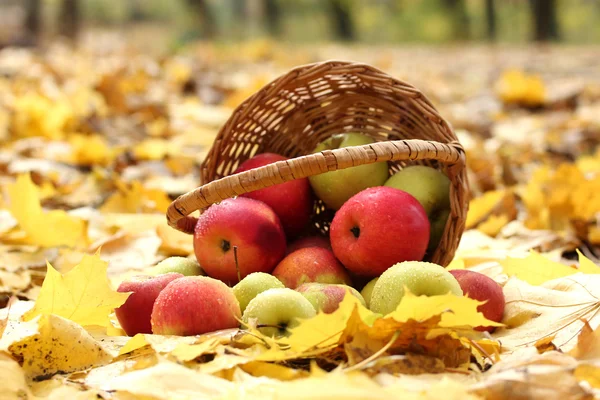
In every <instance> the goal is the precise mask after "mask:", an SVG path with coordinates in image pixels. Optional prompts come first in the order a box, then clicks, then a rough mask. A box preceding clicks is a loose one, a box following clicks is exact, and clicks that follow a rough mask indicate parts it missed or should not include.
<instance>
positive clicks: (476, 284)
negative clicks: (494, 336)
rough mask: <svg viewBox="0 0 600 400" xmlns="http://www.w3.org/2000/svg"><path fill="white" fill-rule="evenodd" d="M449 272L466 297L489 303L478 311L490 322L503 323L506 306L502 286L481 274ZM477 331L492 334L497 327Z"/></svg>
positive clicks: (458, 270) (483, 327)
mask: <svg viewBox="0 0 600 400" xmlns="http://www.w3.org/2000/svg"><path fill="white" fill-rule="evenodd" d="M449 272H450V273H451V274H452V275H453V276H454V278H456V280H457V281H458V284H459V285H460V287H461V289H462V291H463V293H464V294H465V296H467V297H469V298H471V299H475V300H479V301H487V302H486V303H485V304H482V305H480V306H479V307H477V311H479V312H480V313H482V314H483V316H484V317H486V318H487V319H489V320H490V321H494V322H501V321H502V317H503V316H504V306H505V305H506V301H505V299H504V293H503V292H502V286H500V285H499V284H498V283H497V282H496V281H495V280H493V279H492V278H490V277H489V276H487V275H484V274H481V273H479V272H475V271H469V270H466V269H454V270H452V271H449ZM475 329H476V330H478V331H488V332H492V331H493V330H494V329H495V327H494V326H487V327H485V326H478V327H477V328H475Z"/></svg>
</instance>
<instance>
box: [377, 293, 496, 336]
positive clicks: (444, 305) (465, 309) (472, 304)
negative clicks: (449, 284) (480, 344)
mask: <svg viewBox="0 0 600 400" xmlns="http://www.w3.org/2000/svg"><path fill="white" fill-rule="evenodd" d="M481 304H483V302H480V301H477V300H473V299H470V298H468V297H466V296H455V295H453V294H446V295H440V296H415V295H414V294H412V293H410V291H406V294H405V295H404V296H403V297H402V300H401V301H400V304H398V307H397V308H396V310H395V311H393V312H391V313H390V314H388V315H386V318H393V319H394V320H396V321H398V322H407V321H409V320H415V321H425V320H428V319H430V318H432V317H435V316H438V315H439V316H441V320H440V323H439V326H440V327H442V328H459V327H472V328H474V327H477V326H503V325H502V324H499V323H497V322H493V321H490V320H488V319H487V318H485V317H484V316H483V314H482V313H480V312H479V311H477V307H479V306H480V305H481Z"/></svg>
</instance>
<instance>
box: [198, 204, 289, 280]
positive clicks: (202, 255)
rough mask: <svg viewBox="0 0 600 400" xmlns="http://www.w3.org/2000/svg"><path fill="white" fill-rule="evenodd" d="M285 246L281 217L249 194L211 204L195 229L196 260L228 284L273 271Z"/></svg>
mask: <svg viewBox="0 0 600 400" xmlns="http://www.w3.org/2000/svg"><path fill="white" fill-rule="evenodd" d="M235 247H237V261H238V265H237V266H236V257H235V251H234V250H235V249H234V248H235ZM285 249H286V239H285V234H284V232H283V228H282V227H281V222H280V221H279V217H278V216H277V215H276V214H275V212H274V211H273V210H272V209H271V208H270V207H269V206H267V205H266V204H265V203H263V202H262V201H258V200H254V199H249V198H247V197H237V198H234V199H226V200H223V201H222V202H220V203H219V204H214V205H212V206H210V207H209V208H208V210H206V211H205V212H204V213H203V214H201V215H200V217H199V218H198V222H197V224H196V228H195V231H194V253H195V254H196V259H197V260H198V262H199V263H200V265H201V266H202V268H203V269H204V271H205V272H206V273H207V274H208V275H209V276H211V277H213V278H216V279H220V280H222V281H223V282H226V283H228V284H234V283H237V282H239V281H240V280H241V279H243V278H244V277H245V276H246V275H248V274H251V273H252V272H271V271H273V268H275V266H276V265H277V263H278V262H279V261H280V260H281V259H282V258H283V256H284V255H285ZM238 267H239V274H240V276H239V279H238Z"/></svg>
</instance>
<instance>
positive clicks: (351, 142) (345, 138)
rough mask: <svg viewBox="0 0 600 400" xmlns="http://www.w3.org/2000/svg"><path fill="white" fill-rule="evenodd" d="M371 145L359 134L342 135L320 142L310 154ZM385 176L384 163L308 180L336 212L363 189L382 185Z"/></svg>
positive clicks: (365, 137)
mask: <svg viewBox="0 0 600 400" xmlns="http://www.w3.org/2000/svg"><path fill="white" fill-rule="evenodd" d="M371 143H375V140H373V139H372V138H371V137H370V136H367V135H364V134H362V133H341V134H337V135H333V136H331V137H330V138H329V139H327V140H325V141H323V142H321V143H319V145H317V147H316V148H315V149H314V151H313V153H318V152H320V151H323V150H334V149H338V148H342V147H350V146H361V145H365V144H371ZM388 177H389V171H388V164H387V162H378V163H374V164H367V165H359V166H356V167H349V168H345V169H340V170H337V171H329V172H325V173H323V174H319V175H313V176H310V177H309V178H308V180H309V181H310V185H311V186H312V188H313V190H314V192H315V194H316V195H317V197H318V198H319V199H321V200H322V201H323V203H325V205H326V206H327V207H329V208H331V209H333V210H338V209H339V208H340V207H341V206H342V204H344V203H345V202H346V201H347V200H348V199H349V198H350V197H352V196H354V195H355V194H357V193H358V192H360V191H361V190H364V189H366V188H369V187H373V186H381V185H383V184H384V183H385V181H386V180H387V179H388Z"/></svg>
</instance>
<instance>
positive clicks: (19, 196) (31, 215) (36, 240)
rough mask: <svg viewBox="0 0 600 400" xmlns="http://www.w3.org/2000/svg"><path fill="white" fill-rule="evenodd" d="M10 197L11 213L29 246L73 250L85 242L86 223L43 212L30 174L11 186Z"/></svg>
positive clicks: (61, 213) (68, 216)
mask: <svg viewBox="0 0 600 400" xmlns="http://www.w3.org/2000/svg"><path fill="white" fill-rule="evenodd" d="M8 195H9V198H10V206H9V210H10V212H11V214H12V215H13V216H14V217H15V219H16V220H17V221H18V222H19V227H20V228H21V229H23V231H25V233H26V234H27V236H26V238H25V241H26V242H27V243H29V244H35V245H39V246H44V247H54V246H61V245H66V246H70V247H73V246H75V245H76V244H78V243H81V242H85V241H86V234H85V221H83V220H81V219H79V218H74V217H72V216H70V215H68V214H67V213H65V212H64V211H61V210H53V211H49V212H43V211H42V207H41V205H40V198H39V190H38V189H37V187H36V186H35V184H34V183H33V182H32V181H31V177H30V176H29V175H28V174H27V175H19V176H18V177H17V181H16V182H15V183H14V184H11V185H9V186H8Z"/></svg>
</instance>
